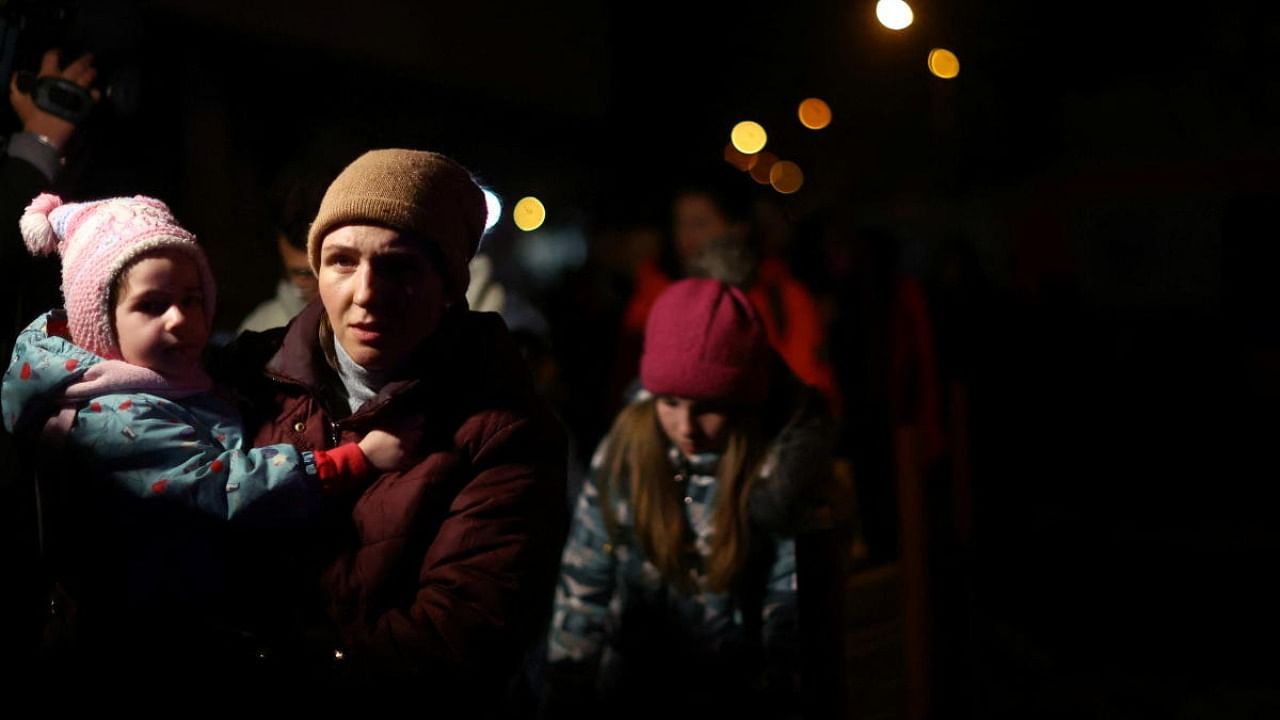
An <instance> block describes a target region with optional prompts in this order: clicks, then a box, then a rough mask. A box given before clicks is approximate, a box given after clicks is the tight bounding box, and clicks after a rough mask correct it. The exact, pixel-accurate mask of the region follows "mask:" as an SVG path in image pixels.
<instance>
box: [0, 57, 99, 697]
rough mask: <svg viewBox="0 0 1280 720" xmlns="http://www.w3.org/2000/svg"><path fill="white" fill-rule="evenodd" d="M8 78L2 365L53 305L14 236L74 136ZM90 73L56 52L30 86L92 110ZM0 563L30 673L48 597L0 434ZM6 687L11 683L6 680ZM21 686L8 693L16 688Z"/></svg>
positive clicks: (24, 484)
mask: <svg viewBox="0 0 1280 720" xmlns="http://www.w3.org/2000/svg"><path fill="white" fill-rule="evenodd" d="M20 74H21V73H14V74H13V77H12V78H10V82H9V105H10V106H11V107H12V108H13V111H14V113H16V114H17V116H18V120H19V121H20V122H21V123H22V129H21V130H20V131H18V132H15V133H14V134H13V135H11V136H10V137H9V140H8V143H7V145H6V146H5V148H4V152H3V154H0V267H3V268H4V269H5V271H6V282H4V283H0V317H3V318H4V320H3V323H4V324H3V326H0V328H2V329H0V354H2V355H3V357H4V358H6V359H7V358H8V357H9V352H10V349H11V347H12V344H13V341H14V338H16V337H17V334H18V331H19V330H21V329H22V328H23V327H24V326H25V325H26V323H27V322H28V321H30V319H31V318H32V317H34V316H35V315H36V313H37V312H39V311H40V310H42V309H44V308H47V307H52V306H54V305H57V304H58V303H59V296H58V285H59V276H58V263H57V262H56V261H52V260H50V259H49V258H41V259H36V258H34V257H32V256H31V255H30V254H29V253H28V252H27V249H26V246H25V245H24V244H23V241H22V234H21V233H20V232H19V230H18V218H19V217H21V215H22V211H23V209H24V208H25V207H26V204H27V202H29V201H30V200H31V198H33V197H35V196H36V195H37V194H38V193H40V192H41V191H42V190H45V189H47V188H49V187H50V186H51V185H52V184H53V182H54V181H55V180H56V179H57V177H58V174H59V172H60V170H61V169H62V161H63V155H64V152H65V150H66V147H67V144H68V143H69V142H70V141H71V139H72V137H73V136H74V135H75V133H76V129H77V124H76V122H73V121H71V120H68V119H66V118H64V117H59V115H58V114H56V113H54V112H50V110H49V109H46V108H44V107H41V105H40V104H38V103H37V98H36V97H35V96H33V95H32V94H31V93H30V92H27V90H30V89H32V88H26V89H25V90H24V89H20V87H19V81H18V76H19V75H20ZM96 77H97V70H96V68H95V67H94V63H93V56H92V55H88V54H86V55H83V56H81V57H79V58H77V59H75V60H74V61H72V62H71V63H70V64H68V65H66V66H65V67H63V66H62V63H61V55H60V53H59V51H58V49H57V48H51V49H49V50H47V51H45V53H44V55H43V57H42V59H41V63H40V69H39V71H38V72H37V73H36V80H37V82H40V81H42V80H43V81H45V82H48V81H49V80H51V79H52V80H56V81H59V82H61V83H64V84H65V83H70V84H72V85H74V86H76V87H77V88H80V89H81V90H82V91H84V93H86V94H88V97H89V99H90V101H91V102H96V101H97V99H98V97H99V92H98V91H97V90H95V89H93V87H92V86H93V83H94V80H95V79H96ZM0 465H2V466H3V467H4V468H5V471H4V472H0V508H3V509H4V510H3V514H0V526H3V528H4V531H3V532H4V534H3V536H0V548H3V555H0V563H3V565H4V566H5V567H6V568H8V570H7V571H6V579H7V581H8V583H9V585H8V587H9V588H11V589H10V590H9V591H8V592H5V593H2V594H0V647H4V648H7V649H9V651H10V652H9V656H10V658H11V659H12V658H13V657H14V655H17V656H18V657H19V658H20V660H19V661H18V662H16V663H14V666H16V667H18V668H20V670H21V669H29V668H30V667H32V666H33V663H30V662H25V661H26V660H30V659H32V658H34V654H35V652H36V648H37V647H38V644H39V634H40V631H41V627H42V626H43V624H44V619H45V615H46V614H47V612H48V609H47V608H48V596H47V593H46V590H47V589H48V587H47V585H48V583H47V581H46V578H45V577H44V568H43V564H42V559H41V548H40V531H39V518H38V515H37V509H36V508H37V505H36V499H35V497H34V496H33V492H34V482H33V480H32V477H31V472H30V470H29V469H28V468H26V467H25V466H24V465H23V464H22V461H21V459H20V458H19V457H18V453H16V452H14V451H13V448H12V438H11V436H10V435H9V434H8V433H5V432H0ZM11 679H13V678H11ZM22 686H23V685H22V683H21V681H20V679H19V680H18V681H17V682H15V683H14V687H22Z"/></svg>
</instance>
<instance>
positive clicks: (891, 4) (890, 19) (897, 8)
mask: <svg viewBox="0 0 1280 720" xmlns="http://www.w3.org/2000/svg"><path fill="white" fill-rule="evenodd" d="M876 19H878V20H879V21H880V24H881V25H884V26H885V27H887V28H889V29H890V30H901V29H903V28H905V27H907V26H908V25H910V24H911V21H912V20H914V19H915V13H914V12H912V11H911V6H910V5H908V4H906V3H905V2H903V0H880V2H878V3H876Z"/></svg>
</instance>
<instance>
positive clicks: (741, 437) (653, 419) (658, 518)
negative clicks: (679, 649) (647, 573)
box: [599, 398, 764, 592]
mask: <svg viewBox="0 0 1280 720" xmlns="http://www.w3.org/2000/svg"><path fill="white" fill-rule="evenodd" d="M654 402H655V401H654V399H653V398H648V399H646V400H641V401H639V402H635V403H632V404H631V405H629V406H627V407H626V408H624V409H623V411H622V412H621V413H620V414H619V415H618V418H617V420H615V421H614V424H613V428H612V429H611V430H610V431H609V436H608V439H607V441H606V450H605V457H604V465H603V467H604V468H605V473H606V478H605V481H604V482H602V483H600V487H599V491H600V506H601V511H602V512H603V513H604V517H605V522H606V526H607V527H608V528H609V531H610V535H616V532H617V527H616V526H617V518H615V517H614V516H613V513H612V504H611V501H610V498H612V497H614V496H616V494H618V493H626V494H627V496H628V499H629V500H630V501H631V512H632V517H633V518H634V522H635V533H636V536H637V537H638V538H639V541H640V544H641V546H642V547H643V548H644V552H645V556H646V557H647V558H648V559H649V561H650V562H652V563H653V565H654V566H655V567H656V568H658V571H659V572H661V573H662V576H663V578H664V579H666V580H667V581H668V582H670V583H671V584H673V585H675V586H676V587H680V588H682V589H686V590H688V589H691V586H690V577H689V571H690V570H691V569H693V562H694V558H695V557H696V554H697V553H696V551H694V550H693V549H692V548H690V547H689V530H688V527H687V526H686V522H685V515H684V504H683V503H682V502H681V498H682V497H683V496H682V495H681V493H679V492H678V490H679V488H680V486H679V485H678V484H677V483H675V482H672V476H673V473H674V472H675V471H674V469H673V468H672V467H671V461H670V459H669V456H668V454H667V453H668V447H669V444H668V443H667V441H666V438H665V437H664V434H663V431H662V428H661V427H660V426H659V424H658V419H657V412H656V409H655V407H654ZM763 457H764V447H763V443H762V441H761V438H760V433H759V430H758V426H757V423H755V422H753V415H752V414H750V413H747V412H742V411H737V412H734V413H732V414H731V415H730V425H729V428H728V438H727V443H726V445H725V449H724V452H723V454H722V455H721V456H720V463H719V466H718V467H717V470H716V483H717V487H718V491H717V495H716V501H715V507H714V508H713V510H712V513H713V514H712V527H714V528H715V532H714V534H713V535H712V540H711V554H710V557H708V558H707V561H706V567H705V568H704V570H705V571H706V575H707V584H708V586H709V589H711V590H713V591H716V592H723V591H725V590H727V589H729V588H730V587H731V586H732V584H733V582H734V581H735V580H736V579H737V577H738V574H739V572H740V571H741V570H742V567H743V565H744V564H745V563H746V559H747V550H748V547H749V545H750V539H751V533H750V523H749V521H748V520H749V516H748V513H747V498H748V496H749V494H750V490H751V484H752V481H753V479H754V478H755V476H756V475H757V474H758V472H759V466H760V463H761V461H762V459H763ZM615 539H616V538H615Z"/></svg>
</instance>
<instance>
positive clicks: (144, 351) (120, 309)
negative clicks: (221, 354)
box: [115, 252, 209, 377]
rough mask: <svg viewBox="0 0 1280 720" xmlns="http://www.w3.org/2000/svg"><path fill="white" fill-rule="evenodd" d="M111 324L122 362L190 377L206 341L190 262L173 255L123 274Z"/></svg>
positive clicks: (161, 256) (194, 271)
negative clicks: (113, 326)
mask: <svg viewBox="0 0 1280 720" xmlns="http://www.w3.org/2000/svg"><path fill="white" fill-rule="evenodd" d="M115 321H116V337H117V338H118V339H119V342H120V354H121V355H123V356H124V360H125V362H128V363H131V364H133V365H140V366H142V367H145V368H149V369H151V370H154V371H156V372H158V373H160V374H161V375H165V376H174V377H176V376H182V375H185V374H186V373H188V372H190V371H191V370H192V369H193V368H194V367H195V366H196V365H198V364H199V362H200V355H201V353H203V352H204V346H205V343H207V342H208V341H209V318H206V317H205V312H204V286H203V285H202V284H201V282H200V271H199V270H198V269H197V268H196V264H195V262H193V261H192V260H191V259H190V258H187V257H185V256H183V255H182V254H181V253H176V252H168V253H162V254H155V255H149V256H147V257H145V258H143V259H141V260H139V261H137V262H135V263H134V264H133V265H132V266H130V267H129V269H127V270H126V271H125V279H124V285H123V287H122V288H121V290H120V295H119V297H118V298H117V299H116V307H115Z"/></svg>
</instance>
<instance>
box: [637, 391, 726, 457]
mask: <svg viewBox="0 0 1280 720" xmlns="http://www.w3.org/2000/svg"><path fill="white" fill-rule="evenodd" d="M654 407H656V408H657V412H658V424H659V425H661V426H662V431H663V432H664V433H666V435H667V438H668V439H669V440H671V442H672V443H673V444H675V446H676V448H678V449H679V450H680V452H681V453H683V454H684V455H685V456H690V455H696V454H698V453H705V452H720V451H722V450H724V445H725V442H726V441H727V440H728V438H729V415H728V414H727V413H726V412H725V408H724V407H723V406H721V405H718V404H715V403H709V402H706V401H702V400H691V399H689V398H682V397H676V396H674V395H660V396H658V400H657V402H655V403H654Z"/></svg>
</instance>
